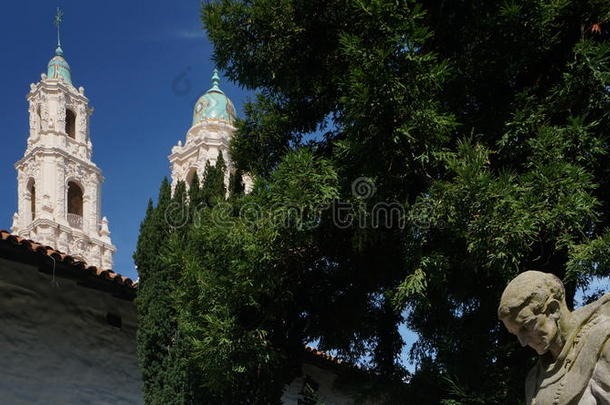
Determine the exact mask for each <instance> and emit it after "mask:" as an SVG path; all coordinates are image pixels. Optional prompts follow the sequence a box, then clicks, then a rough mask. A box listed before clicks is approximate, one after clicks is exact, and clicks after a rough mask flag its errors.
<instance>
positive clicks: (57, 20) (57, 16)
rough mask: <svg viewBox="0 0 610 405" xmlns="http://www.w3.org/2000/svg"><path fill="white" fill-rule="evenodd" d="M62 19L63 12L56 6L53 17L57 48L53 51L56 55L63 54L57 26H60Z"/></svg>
mask: <svg viewBox="0 0 610 405" xmlns="http://www.w3.org/2000/svg"><path fill="white" fill-rule="evenodd" d="M63 20H64V13H63V11H61V9H60V8H59V7H57V12H56V13H55V18H54V19H53V24H55V26H56V27H57V49H56V50H55V53H56V54H57V55H62V54H63V51H62V49H61V37H60V35H59V28H60V26H61V23H62V22H63Z"/></svg>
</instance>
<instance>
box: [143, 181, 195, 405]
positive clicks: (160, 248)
mask: <svg viewBox="0 0 610 405" xmlns="http://www.w3.org/2000/svg"><path fill="white" fill-rule="evenodd" d="M180 190H182V192H181V191H180ZM183 200H184V184H182V185H180V186H179V187H176V193H175V195H174V197H173V198H172V195H171V187H170V185H169V182H168V181H167V179H163V181H162V183H161V188H160V191H159V198H158V202H157V206H156V207H154V206H153V203H152V201H149V203H148V208H147V211H146V216H145V218H144V220H143V221H142V225H141V227H140V236H139V239H138V245H137V249H136V252H135V254H134V261H135V263H136V265H137V267H138V274H139V284H138V296H137V298H136V306H137V308H138V333H137V354H138V360H139V363H140V368H141V370H142V377H143V381H144V400H145V402H146V403H147V404H190V403H192V398H193V388H192V384H191V382H190V380H189V377H190V375H189V371H188V370H189V369H188V357H187V356H186V355H185V354H184V348H183V347H182V341H180V340H178V339H177V337H178V335H177V319H176V318H177V314H176V309H175V305H174V300H173V294H174V291H175V289H176V288H177V286H178V281H179V274H177V273H175V272H174V271H173V269H171V268H170V267H169V266H168V265H167V264H166V263H164V262H163V261H162V260H161V257H162V254H161V253H162V252H164V251H165V250H166V249H167V248H168V246H169V244H170V239H171V237H172V234H177V233H176V232H174V231H175V229H176V223H177V222H176V221H181V220H182V219H181V218H180V217H179V216H178V215H177V214H176V213H178V214H179V213H180V212H181V210H180V209H176V206H175V204H173V203H175V202H177V201H183Z"/></svg>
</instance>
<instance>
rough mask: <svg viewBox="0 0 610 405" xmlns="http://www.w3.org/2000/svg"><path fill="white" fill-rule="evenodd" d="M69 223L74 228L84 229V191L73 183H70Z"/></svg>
mask: <svg viewBox="0 0 610 405" xmlns="http://www.w3.org/2000/svg"><path fill="white" fill-rule="evenodd" d="M68 223H69V224H70V226H71V227H73V228H79V229H81V228H82V227H83V190H82V189H81V188H80V186H79V185H78V184H76V183H75V182H73V181H71V182H69V183H68Z"/></svg>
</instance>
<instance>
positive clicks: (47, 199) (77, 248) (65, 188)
mask: <svg viewBox="0 0 610 405" xmlns="http://www.w3.org/2000/svg"><path fill="white" fill-rule="evenodd" d="M56 22H57V23H58V25H59V22H61V15H58V18H56ZM41 77H42V79H41V80H40V81H39V82H38V83H36V84H34V83H32V84H31V85H30V92H29V94H28V95H27V100H28V102H29V115H30V134H29V138H28V141H27V149H26V151H25V154H24V156H23V158H22V159H21V160H19V161H18V162H17V163H16V164H15V168H16V169H17V181H18V188H17V189H18V190H17V193H18V212H17V213H15V215H14V216H13V227H12V231H13V233H15V234H17V235H19V236H22V237H25V238H28V239H32V240H35V241H36V242H39V243H43V244H46V245H48V246H51V247H53V248H55V249H57V250H59V251H62V252H65V253H67V254H69V255H72V256H75V257H77V258H79V259H81V260H83V261H86V262H87V263H88V264H89V265H92V266H97V267H100V268H104V269H111V268H112V264H113V255H114V252H115V251H116V248H115V247H114V246H113V245H112V241H111V240H110V231H109V230H108V220H107V219H106V218H105V217H103V218H102V216H101V185H102V182H103V180H104V178H103V177H102V173H101V171H100V169H99V168H98V167H97V166H96V165H95V163H93V162H92V161H91V153H92V144H91V141H90V139H89V117H90V116H91V114H92V112H93V108H91V107H89V100H88V99H87V97H85V90H84V88H82V87H80V88H79V89H78V90H77V89H76V88H75V87H74V86H73V84H72V78H71V72H70V67H69V65H68V63H67V62H66V60H65V59H64V57H63V51H62V49H61V46H60V43H59V36H58V46H57V49H56V50H55V56H54V57H53V58H52V59H51V61H50V62H49V65H48V71H47V74H44V73H43V74H42V75H41Z"/></svg>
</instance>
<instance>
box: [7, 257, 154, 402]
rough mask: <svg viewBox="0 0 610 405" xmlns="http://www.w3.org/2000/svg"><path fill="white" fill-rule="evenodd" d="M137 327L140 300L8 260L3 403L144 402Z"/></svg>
mask: <svg viewBox="0 0 610 405" xmlns="http://www.w3.org/2000/svg"><path fill="white" fill-rule="evenodd" d="M109 312H110V313H113V314H117V315H120V316H121V318H122V327H121V328H117V327H114V326H111V325H109V324H108V323H107V321H106V316H107V314H108V313H109ZM135 332H136V315H135V308H134V305H133V303H132V302H129V301H125V300H122V299H118V298H115V297H113V296H112V295H111V294H109V293H106V292H101V291H98V290H93V289H90V288H85V287H82V286H78V285H77V284H76V282H75V281H72V280H66V279H56V283H55V284H53V283H52V278H51V276H49V275H46V274H43V273H40V272H39V271H38V270H37V269H36V268H34V267H31V266H27V265H24V264H21V263H16V262H10V261H7V260H4V259H0V403H2V404H11V405H20V404H28V405H30V404H45V405H54V404H141V403H143V401H142V394H141V376H140V372H139V370H138V367H137V362H136V354H135V342H136V340H135Z"/></svg>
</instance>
